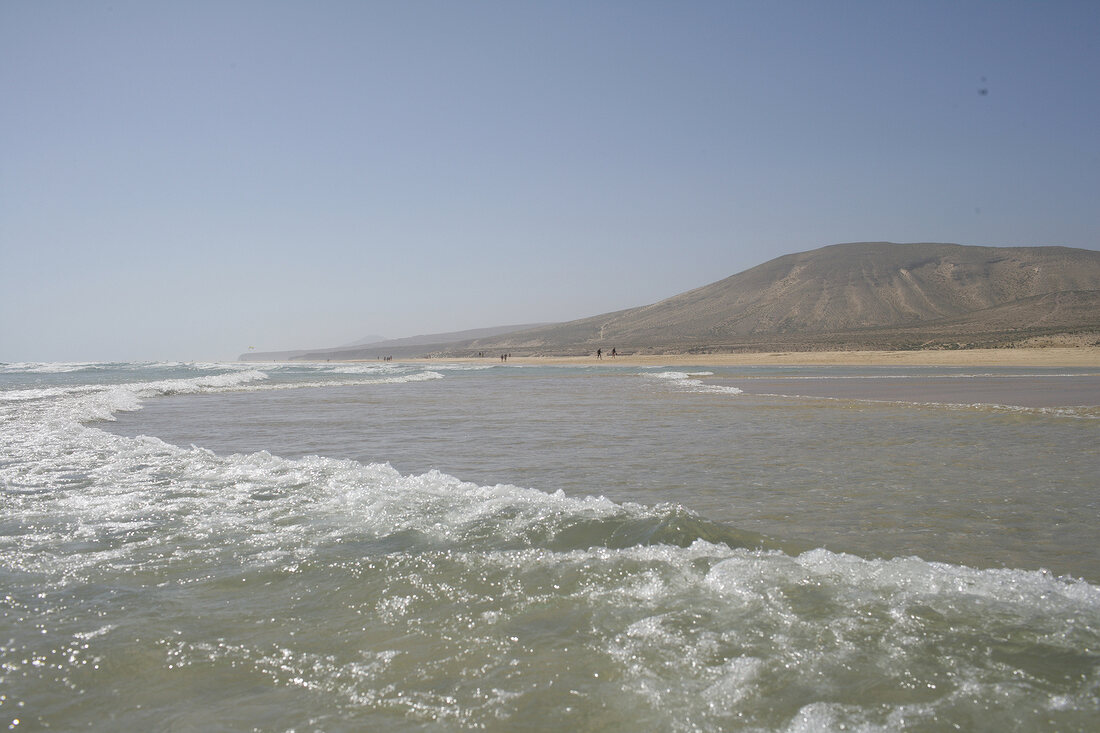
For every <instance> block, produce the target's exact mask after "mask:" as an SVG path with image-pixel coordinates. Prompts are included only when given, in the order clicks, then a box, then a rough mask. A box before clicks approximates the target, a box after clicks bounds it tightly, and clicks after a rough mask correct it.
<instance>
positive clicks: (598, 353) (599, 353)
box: [596, 349, 603, 359]
mask: <svg viewBox="0 0 1100 733" xmlns="http://www.w3.org/2000/svg"><path fill="white" fill-rule="evenodd" d="M596 358H597V359H602V358H603V349H596Z"/></svg>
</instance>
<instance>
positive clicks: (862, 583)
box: [0, 359, 1100, 733]
mask: <svg viewBox="0 0 1100 733" xmlns="http://www.w3.org/2000/svg"><path fill="white" fill-rule="evenodd" d="M1098 438H1100V369H1082V368H1074V369H1035V368H1028V369H1008V368H1003V369H993V368H986V367H982V368H932V367H924V368H920V367H908V368H906V367H861V368H856V367H749V366H740V367H733V366H714V367H693V368H683V367H678V368H676V369H672V368H659V367H654V368H649V367H636V366H633V367H632V366H628V365H622V364H615V363H613V362H611V363H605V364H601V365H592V366H584V365H572V366H558V365H546V366H542V365H529V364H523V365H511V364H503V363H500V362H499V361H496V360H492V359H488V360H486V361H485V362H484V363H479V362H463V363H444V362H439V363H415V364H402V363H396V362H378V363H358V364H337V363H315V364H297V363H295V364H253V363H249V364H215V363H154V364H146V363H116V364H104V363H78V364H39V363H19V364H10V363H9V364H0V508H2V512H0V579H2V585H0V725H3V726H7V727H8V728H9V729H11V730H66V731H71V730H111V731H115V730H142V731H147V730H149V731H151V730H157V731H192V730H203V731H206V730H221V731H253V730H256V731H363V730H385V731H460V730H468V729H478V730H491V731H512V730H530V731H628V732H629V733H636V732H637V731H650V730H652V731H823V730H861V731H878V730H881V731H896V730H915V731H939V730H945V731H946V730H967V731H1002V730H1028V731H1092V730H1096V726H1097V721H1098V720H1100V440H1098Z"/></svg>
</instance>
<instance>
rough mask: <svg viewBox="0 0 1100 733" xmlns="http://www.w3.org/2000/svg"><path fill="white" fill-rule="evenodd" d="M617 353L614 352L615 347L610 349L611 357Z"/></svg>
mask: <svg viewBox="0 0 1100 733" xmlns="http://www.w3.org/2000/svg"><path fill="white" fill-rule="evenodd" d="M617 353H618V352H617V351H615V347H614V346H612V347H611V355H612V356H615V355H616V354H617Z"/></svg>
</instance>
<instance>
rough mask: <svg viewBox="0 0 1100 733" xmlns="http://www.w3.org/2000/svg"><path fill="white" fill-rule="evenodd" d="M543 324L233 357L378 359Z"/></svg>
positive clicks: (282, 359) (404, 355) (314, 359)
mask: <svg viewBox="0 0 1100 733" xmlns="http://www.w3.org/2000/svg"><path fill="white" fill-rule="evenodd" d="M543 325H546V324H543V323H525V324H521V325H513V326H491V327H489V328H474V329H470V330H467V331H452V332H450V333H431V334H424V335H421V336H409V337H407V338H399V339H386V340H382V341H375V342H373V343H358V342H357V343H354V344H349V345H347V346H337V347H334V348H328V349H299V350H297V351H262V352H261V351H252V352H249V353H246V354H241V355H240V356H238V357H237V359H238V360H239V361H293V360H302V361H325V360H326V359H337V360H355V359H378V358H381V357H383V356H397V357H410V356H420V355H421V354H424V353H425V352H430V351H435V350H438V349H442V348H446V347H448V346H450V345H452V344H455V343H464V342H468V341H471V340H473V339H481V338H491V337H493V336H500V335H503V334H507V333H510V332H512V331H523V330H529V329H532V328H537V327H539V326H543Z"/></svg>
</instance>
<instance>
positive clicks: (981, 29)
mask: <svg viewBox="0 0 1100 733" xmlns="http://www.w3.org/2000/svg"><path fill="white" fill-rule="evenodd" d="M1098 34H1100V5H1096V4H1095V3H1077V2H1066V3H1058V4H1026V3H1004V2H974V3H966V4H965V5H958V4H953V3H946V2H944V3H939V2H935V3H920V4H911V5H909V4H906V5H898V4H890V5H882V4H878V3H871V2H866V3H855V4H845V5H843V6H839V5H832V4H813V3H801V2H791V3H782V4H779V3H756V2H739V3H729V2H698V3H691V4H688V5H684V4H674V3H662V2H653V3H620V2H603V3H595V4H582V3H568V2H567V3H545V4H536V3H524V4H516V3H507V2H471V3H463V4H450V3H444V2H413V3H401V4H390V3H352V2H325V3H319V4H305V3H299V2H287V3H280V4H268V3H260V2H254V1H251V0H245V1H241V2H233V3H214V2H197V3H190V4H187V5H178V4H169V3H132V2H122V3H115V4H112V5H111V6H103V5H96V4H83V3H76V2H42V3H33V4H31V3H5V4H3V5H0V93H2V94H3V98H4V99H5V104H4V106H3V108H0V261H2V262H3V265H4V266H3V267H2V268H0V286H2V287H3V289H4V293H5V299H4V300H5V305H4V307H3V308H2V309H0V361H110V360H120V361H121V360H162V359H163V360H190V359H230V358H234V357H236V356H237V355H238V354H241V353H243V352H245V351H247V350H248V349H249V347H255V349H256V350H257V351H283V350H290V349H297V348H300V349H313V348H322V347H333V346H338V345H341V344H350V343H354V342H356V341H359V340H361V339H362V338H363V337H364V336H365V335H367V334H375V333H383V334H386V335H387V336H388V337H389V338H404V337H411V336H417V335H422V334H431V333H448V332H454V331H463V330H468V329H475V328H483V327H493V326H499V325H505V324H509V323H535V322H561V321H568V320H572V319H576V318H581V317H586V316H592V315H596V314H599V313H604V312H610V311H615V310H620V309H624V308H630V307H635V306H639V305H644V304H648V303H652V302H656V301H658V300H661V299H663V298H666V297H669V296H672V295H675V294H677V293H680V292H683V291H686V290H689V289H692V288H696V287H700V286H703V285H706V284H708V283H711V282H714V281H716V280H719V279H721V278H724V277H727V276H729V275H733V274H735V273H738V272H741V271H743V270H746V269H748V268H750V267H753V266H755V265H758V264H761V263H763V262H766V261H768V260H770V259H773V258H774V257H778V256H780V255H784V254H790V253H793V252H800V251H806V250H810V249H815V248H817V247H820V246H824V245H829V244H836V243H841V242H855V241H894V242H953V243H959V244H968V245H994V246H1030V245H1063V246H1069V247H1078V248H1085V249H1093V250H1095V249H1100V238H1098V236H1097V235H1098V233H1100V226H1098V220H1097V214H1096V203H1095V202H1096V201H1098V200H1100V136H1097V135H1096V132H1095V120H1096V119H1098V118H1100V87H1098V86H1097V85H1096V84H1095V79H1094V76H1095V69H1096V68H1100V45H1098V44H1096V43H1095V38H1096V37H1097V36H1098Z"/></svg>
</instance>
